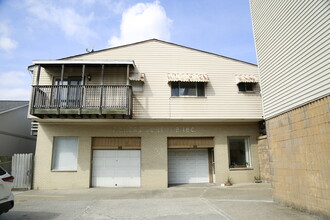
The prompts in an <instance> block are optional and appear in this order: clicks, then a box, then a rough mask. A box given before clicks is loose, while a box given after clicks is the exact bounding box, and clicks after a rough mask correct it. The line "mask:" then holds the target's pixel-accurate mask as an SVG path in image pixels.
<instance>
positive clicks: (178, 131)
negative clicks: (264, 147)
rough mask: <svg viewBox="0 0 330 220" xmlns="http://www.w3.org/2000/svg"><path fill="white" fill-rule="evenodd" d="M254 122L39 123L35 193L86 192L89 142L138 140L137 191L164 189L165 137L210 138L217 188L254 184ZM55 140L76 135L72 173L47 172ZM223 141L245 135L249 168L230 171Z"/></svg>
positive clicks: (257, 168)
mask: <svg viewBox="0 0 330 220" xmlns="http://www.w3.org/2000/svg"><path fill="white" fill-rule="evenodd" d="M257 135H258V125H257V123H245V124H235V123H230V124H215V123H213V124H212V123H210V124H197V123H194V124H192V123H177V124H174V123H162V124H156V123H149V124H141V123H139V124H137V123H126V124H124V125H123V124H109V123H107V124H96V123H95V124H94V123H93V124H92V123H89V124H82V123H76V124H64V123H63V124H53V123H51V124H47V123H42V122H41V123H40V125H39V133H38V140H37V149H36V157H35V175H34V188H35V189H65V188H88V187H90V173H91V162H90V161H91V140H92V137H141V142H142V147H141V187H156V188H165V187H167V185H168V184H167V137H201V136H204V137H214V143H215V147H214V154H215V156H214V157H215V172H216V178H215V179H216V183H217V184H221V183H224V182H225V180H226V179H227V177H228V176H230V177H231V178H232V181H233V183H241V182H253V181H254V176H256V175H258V174H259V165H258V163H259V162H258V145H257ZM54 136H78V137H79V147H78V148H79V149H78V169H77V171H76V172H52V171H51V160H52V142H53V137H54ZM227 136H250V142H251V148H252V149H251V155H252V167H253V169H240V170H239V169H237V170H229V163H228V146H227Z"/></svg>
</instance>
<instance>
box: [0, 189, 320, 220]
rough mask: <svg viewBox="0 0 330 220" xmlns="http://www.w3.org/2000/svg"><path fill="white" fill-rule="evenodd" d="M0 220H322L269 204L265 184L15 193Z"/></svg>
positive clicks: (270, 202) (269, 198)
mask: <svg viewBox="0 0 330 220" xmlns="http://www.w3.org/2000/svg"><path fill="white" fill-rule="evenodd" d="M15 194H16V195H15V201H16V204H15V207H14V208H13V209H12V210H10V211H9V212H8V213H5V214H3V215H1V216H0V219H31V220H32V219H33V220H35V219H171V220H172V219H187V220H188V219H189V220H194V219H203V220H212V219H226V220H228V219H230V220H231V219H238V220H239V219H242V220H243V219H244V220H247V219H267V220H270V219H281V220H283V219H296V220H304V219H306V220H307V219H320V218H318V217H316V216H312V215H309V214H306V213H302V212H299V211H296V210H293V209H290V208H288V207H284V206H281V205H279V204H277V203H274V202H272V196H271V189H270V185H268V184H237V185H234V186H231V187H220V186H214V185H211V184H200V185H198V184H197V185H181V186H175V187H170V188H168V189H141V188H93V189H79V190H78V189H77V190H32V191H25V192H16V193H15Z"/></svg>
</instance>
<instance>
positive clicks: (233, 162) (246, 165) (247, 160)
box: [227, 136, 252, 169]
mask: <svg viewBox="0 0 330 220" xmlns="http://www.w3.org/2000/svg"><path fill="white" fill-rule="evenodd" d="M238 140H240V141H244V147H243V146H240V147H237V145H236V146H233V142H234V141H236V144H237V141H238ZM231 141H233V142H231ZM227 146H228V162H229V168H230V169H235V168H243V169H250V168H252V158H251V156H252V152H251V151H252V148H251V142H250V137H249V136H229V137H227ZM234 147H235V148H236V149H233V148H234ZM237 148H238V149H237ZM239 148H244V152H242V151H243V149H239ZM234 150H236V152H235V153H234ZM238 153H239V155H238ZM234 154H235V156H234ZM243 161H244V162H243Z"/></svg>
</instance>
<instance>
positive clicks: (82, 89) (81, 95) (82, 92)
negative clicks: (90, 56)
mask: <svg viewBox="0 0 330 220" xmlns="http://www.w3.org/2000/svg"><path fill="white" fill-rule="evenodd" d="M84 79H85V64H83V65H82V73H81V90H80V100H79V101H80V103H79V115H81V109H82V107H83V106H82V105H83V103H84V101H83V98H84V87H85V80H84Z"/></svg>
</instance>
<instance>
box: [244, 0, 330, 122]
mask: <svg viewBox="0 0 330 220" xmlns="http://www.w3.org/2000/svg"><path fill="white" fill-rule="evenodd" d="M250 2H251V12H252V20H253V27H254V35H255V42H256V48H257V55H258V63H259V68H260V74H261V75H260V78H261V86H262V97H263V106H264V116H265V118H266V119H269V118H272V117H274V116H277V115H279V114H281V113H284V112H287V111H289V110H291V109H293V108H297V107H299V106H302V105H304V104H306V103H308V102H311V101H314V100H316V99H319V98H321V97H324V96H326V95H329V94H330V74H329V60H330V54H329V51H330V43H329V36H330V28H329V19H330V14H329V10H330V4H329V1H328V0H318V1H284V0H279V1H262V0H250Z"/></svg>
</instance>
